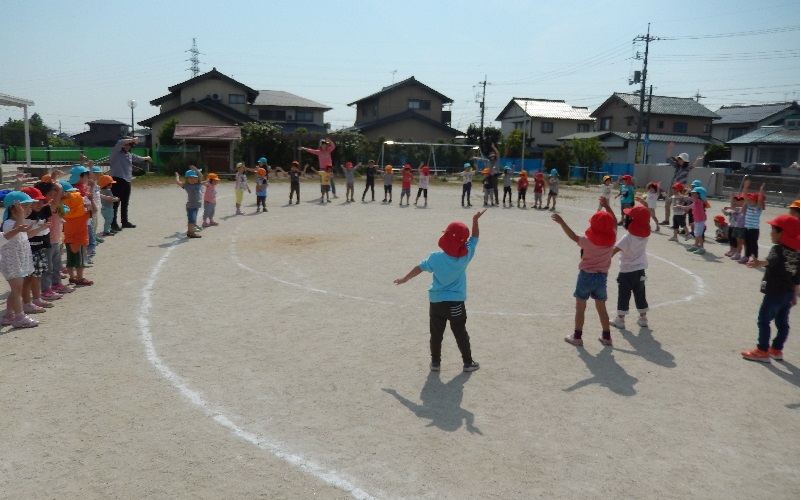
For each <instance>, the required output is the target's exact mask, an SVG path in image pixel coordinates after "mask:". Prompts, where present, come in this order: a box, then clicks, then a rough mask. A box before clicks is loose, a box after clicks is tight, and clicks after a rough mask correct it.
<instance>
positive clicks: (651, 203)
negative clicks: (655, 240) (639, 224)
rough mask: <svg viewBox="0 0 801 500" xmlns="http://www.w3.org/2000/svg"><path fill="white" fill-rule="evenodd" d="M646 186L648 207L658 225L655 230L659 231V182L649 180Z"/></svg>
mask: <svg viewBox="0 0 801 500" xmlns="http://www.w3.org/2000/svg"><path fill="white" fill-rule="evenodd" d="M645 188H646V189H647V190H648V194H647V195H645V205H646V206H647V207H648V210H649V211H650V213H651V219H652V220H653V221H654V225H656V229H654V231H655V232H657V233H658V232H659V219H657V218H656V205H657V203H658V202H659V183H658V182H649V183H648V185H647V186H645ZM649 224H650V222H649Z"/></svg>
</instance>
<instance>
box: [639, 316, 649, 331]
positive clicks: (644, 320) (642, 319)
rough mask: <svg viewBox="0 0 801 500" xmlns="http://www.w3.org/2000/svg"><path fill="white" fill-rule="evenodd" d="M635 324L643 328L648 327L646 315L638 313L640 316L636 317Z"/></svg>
mask: <svg viewBox="0 0 801 500" xmlns="http://www.w3.org/2000/svg"><path fill="white" fill-rule="evenodd" d="M637 324H638V325H640V326H641V327H643V328H648V317H647V316H643V315H640V317H639V318H637Z"/></svg>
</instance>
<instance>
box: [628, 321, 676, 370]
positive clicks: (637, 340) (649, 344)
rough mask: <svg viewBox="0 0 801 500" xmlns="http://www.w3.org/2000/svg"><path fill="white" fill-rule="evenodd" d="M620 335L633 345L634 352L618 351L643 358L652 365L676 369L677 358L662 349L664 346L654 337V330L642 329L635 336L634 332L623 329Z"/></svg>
mask: <svg viewBox="0 0 801 500" xmlns="http://www.w3.org/2000/svg"><path fill="white" fill-rule="evenodd" d="M620 334H621V335H622V336H623V338H624V339H626V341H627V342H628V343H629V344H631V347H633V348H634V350H631V351H630V350H628V349H620V348H615V350H616V351H620V352H625V353H627V354H635V355H637V356H642V357H643V358H645V359H646V360H648V361H650V362H651V363H653V364H655V365H659V366H664V367H665V368H675V367H676V361H674V360H675V358H674V357H673V355H672V354H670V353H669V352H667V351H665V350H664V349H662V344H660V343H659V341H658V340H656V339H655V338H654V336H653V330H651V329H649V328H647V327H646V328H640V331H639V333H638V334H637V335H634V334H633V333H632V332H630V331H628V330H625V329H623V330H620Z"/></svg>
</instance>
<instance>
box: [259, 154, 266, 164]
mask: <svg viewBox="0 0 801 500" xmlns="http://www.w3.org/2000/svg"><path fill="white" fill-rule="evenodd" d="M258 162H259V163H265V164H266V163H267V158H265V157H263V156H262V157H261V158H259V161H258Z"/></svg>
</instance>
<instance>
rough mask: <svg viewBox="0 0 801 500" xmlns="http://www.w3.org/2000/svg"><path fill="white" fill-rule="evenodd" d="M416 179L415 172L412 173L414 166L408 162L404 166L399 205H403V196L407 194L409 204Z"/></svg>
mask: <svg viewBox="0 0 801 500" xmlns="http://www.w3.org/2000/svg"><path fill="white" fill-rule="evenodd" d="M413 181H414V174H413V173H412V166H411V165H409V164H408V163H407V164H406V165H404V166H403V171H402V172H401V197H400V202H399V203H398V205H403V196H404V195H406V204H407V205H408V204H409V198H410V197H411V195H412V182H413Z"/></svg>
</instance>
